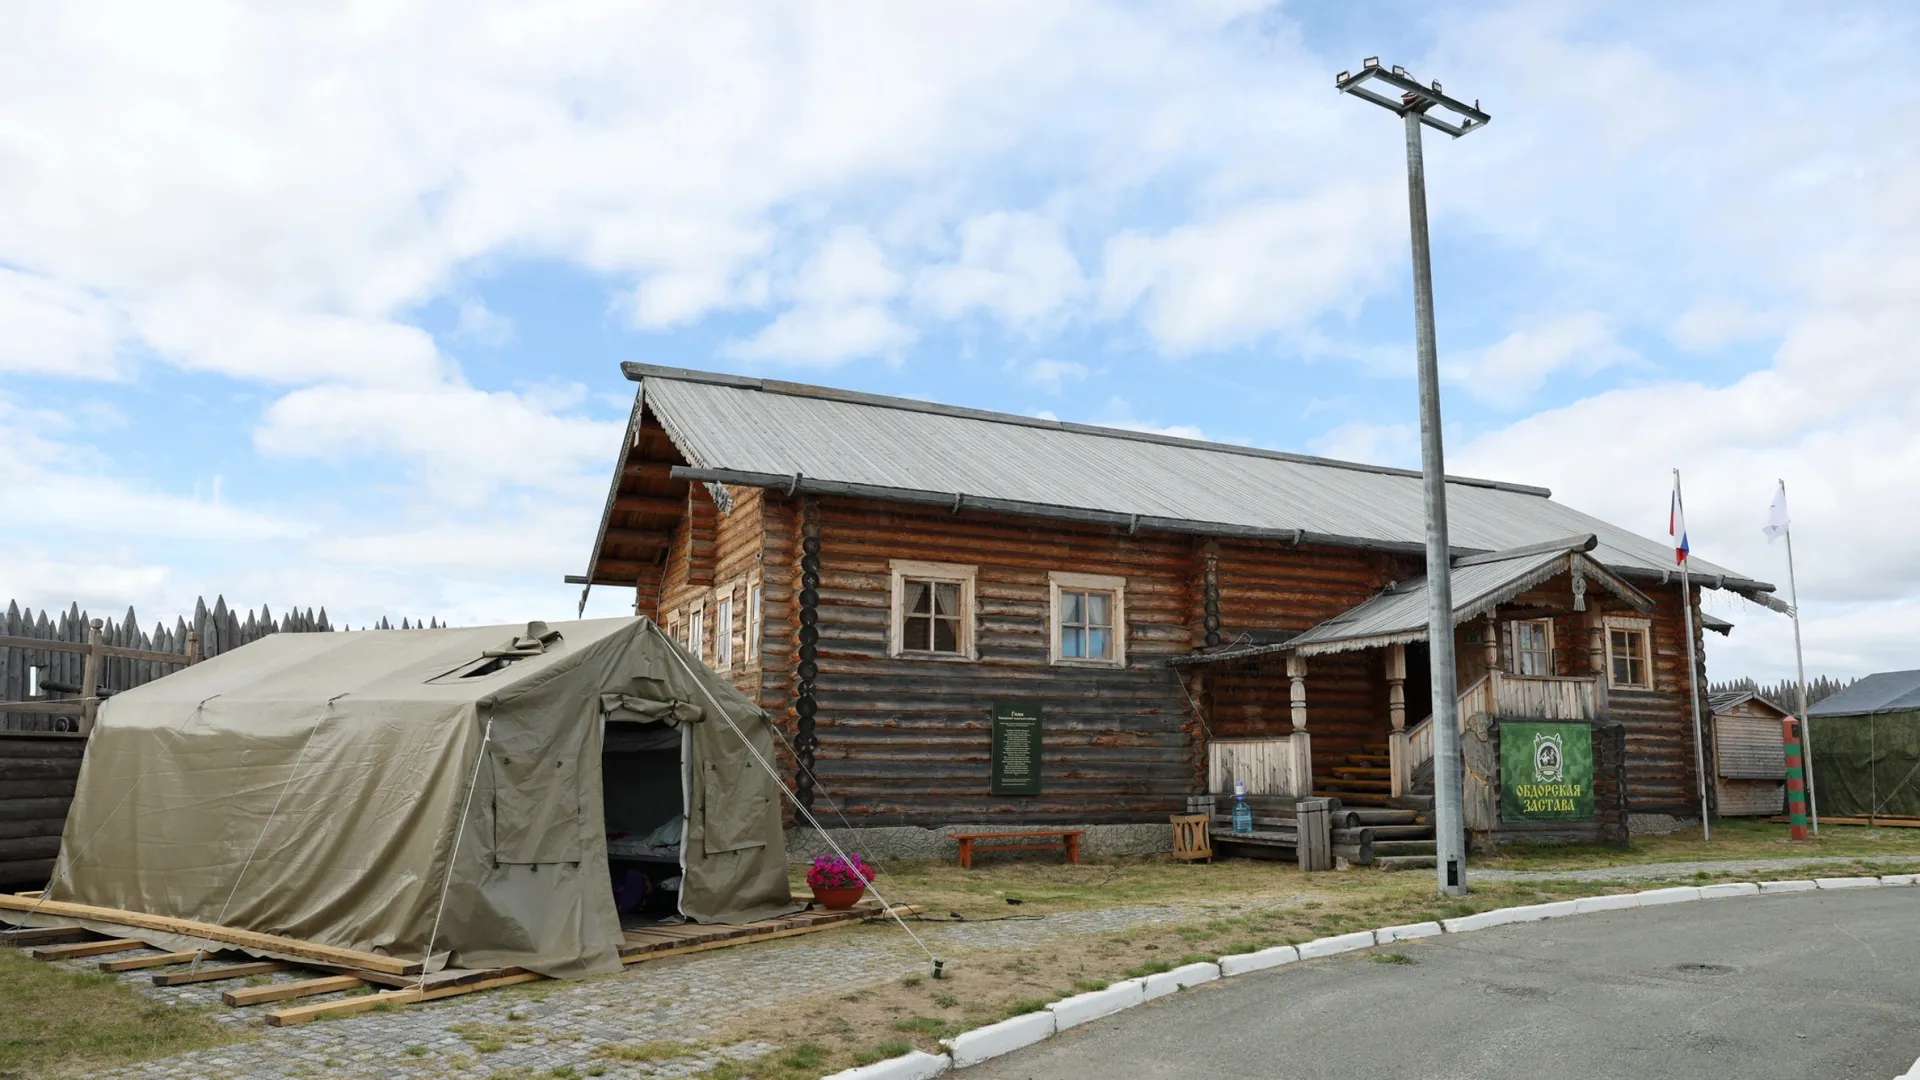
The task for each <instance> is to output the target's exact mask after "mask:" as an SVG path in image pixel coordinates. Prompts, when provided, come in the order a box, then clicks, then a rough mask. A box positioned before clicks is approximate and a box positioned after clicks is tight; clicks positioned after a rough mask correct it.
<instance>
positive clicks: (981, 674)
mask: <svg viewBox="0 0 1920 1080" xmlns="http://www.w3.org/2000/svg"><path fill="white" fill-rule="evenodd" d="M817 507H818V510H817V513H818V516H819V522H820V549H821V563H822V571H821V579H822V580H821V587H820V590H819V594H820V596H819V607H818V626H819V630H820V643H819V660H818V664H819V674H818V680H817V687H818V689H817V695H818V702H819V712H818V715H817V723H818V736H819V749H818V751H817V755H818V761H817V766H816V772H817V774H818V776H819V778H820V783H821V786H822V788H823V789H824V790H823V792H822V795H823V796H824V797H827V798H832V799H835V800H838V802H839V804H840V805H841V807H842V809H843V810H844V812H845V813H846V815H847V817H848V819H849V820H851V821H852V822H853V823H855V824H858V825H898V824H918V825H939V824H947V823H952V822H969V821H976V822H977V821H992V820H996V819H1001V820H1004V819H1005V818H1006V817H1009V816H1013V817H1017V820H1018V821H1020V822H1023V823H1029V824H1042V823H1054V822H1060V823H1066V822H1119V821H1164V820H1165V815H1166V814H1168V813H1171V812H1175V811H1178V810H1180V809H1181V808H1182V807H1183V806H1184V805H1185V799H1186V796H1187V794H1188V793H1189V792H1190V791H1191V790H1192V784H1193V778H1194V776H1195V775H1196V769H1195V766H1194V762H1193V755H1194V753H1195V748H1194V747H1193V746H1192V744H1191V742H1190V740H1189V739H1188V737H1187V734H1186V732H1185V730H1184V725H1185V723H1186V722H1187V718H1188V715H1189V706H1188V704H1187V700H1186V696H1185V693H1184V692H1183V690H1182V688H1181V685H1180V682H1179V679H1178V677H1177V676H1176V675H1175V673H1174V672H1173V671H1172V669H1169V668H1167V667H1166V666H1165V665H1164V661H1165V659H1166V658H1168V657H1170V656H1174V655H1178V654H1181V653H1185V652H1187V651H1188V650H1189V649H1190V648H1191V644H1192V639H1193V634H1194V627H1195V625H1196V623H1197V617H1196V614H1195V612H1194V609H1193V605H1192V603H1191V600H1190V577H1191V571H1190V568H1191V566H1192V564H1193V542H1192V541H1191V540H1190V539H1189V538H1186V537H1180V536H1170V535H1166V534H1156V535H1140V536H1127V535H1126V534H1125V531H1124V530H1121V529H1110V528H1104V527H1097V526H1076V525H1066V524H1062V523H1058V522H1042V521H1035V520H1032V519H1027V518H1013V517H1004V516H996V515H987V514H977V513H972V512H967V513H962V514H959V515H953V514H948V513H945V512H942V511H940V510H938V509H932V508H921V507H910V506H904V505H900V504H888V503H881V502H874V501H865V500H852V499H838V498H822V499H820V500H818V503H817ZM765 528H766V531H765V543H766V556H765V568H766V575H767V586H766V587H767V597H766V603H767V639H766V644H765V646H764V649H765V652H766V658H767V662H766V664H765V665H763V678H762V683H761V685H762V693H763V695H764V697H763V702H764V703H765V704H766V705H767V706H768V707H769V708H770V709H771V710H773V711H774V712H775V714H776V716H777V717H778V718H779V719H780V722H781V723H782V726H783V727H784V728H785V729H786V730H787V731H788V732H789V733H790V734H791V733H792V732H793V731H794V730H795V722H796V720H797V717H796V716H795V715H794V713H793V711H792V704H791V702H792V690H793V688H794V685H795V683H796V681H797V678H796V676H795V673H794V666H795V665H794V662H793V658H794V654H793V642H794V641H795V639H796V638H797V632H798V629H799V622H798V618H799V616H798V606H797V604H796V603H795V593H796V589H795V585H796V580H797V578H796V575H797V568H798V544H799V522H798V515H797V513H796V503H795V501H794V500H789V499H786V498H785V497H784V496H781V495H778V494H773V495H770V496H768V512H767V515H766V526H765ZM892 559H913V560H920V561H928V562H947V563H962V564H967V565H973V566H977V567H978V568H979V570H978V578H977V582H976V600H977V612H976V621H975V628H976V629H975V632H976V635H977V637H976V642H977V645H978V652H979V656H980V658H979V660H978V661H977V662H967V661H943V660H906V659H895V658H892V657H889V656H888V655H887V650H888V627H889V620H890V610H891V598H890V590H891V570H890V567H889V560H892ZM1052 570H1063V571H1070V572H1077V573H1094V574H1113V575H1121V576H1124V577H1125V578H1126V580H1127V590H1126V615H1127V626H1128V633H1127V658H1128V665H1127V667H1125V668H1121V669H1107V668H1087V667H1056V666H1052V665H1050V664H1049V661H1048V653H1049V649H1048V640H1047V634H1048V587H1047V574H1048V572H1049V571H1052ZM776 629H777V630H778V633H777V634H776ZM776 637H779V638H784V639H785V640H784V641H778V642H777V641H776ZM782 661H785V662H784V663H783V662H782ZM783 668H784V671H783V670H782V669H783ZM995 701H1032V702H1038V703H1039V704H1040V705H1041V706H1042V707H1043V708H1044V709H1045V712H1046V727H1045V732H1044V735H1043V757H1042V770H1043V777H1044V782H1043V786H1044V792H1043V794H1041V795H1038V796H1030V797H1017V796H994V795H991V794H989V791H988V786H989V785H988V768H989V749H990V738H991V719H990V710H991V707H992V704H993V703H994V702H995ZM823 806H824V804H823ZM821 816H822V818H823V819H824V820H829V821H831V820H834V818H833V817H832V815H831V814H830V813H827V812H825V811H824V810H823V811H822V813H821Z"/></svg>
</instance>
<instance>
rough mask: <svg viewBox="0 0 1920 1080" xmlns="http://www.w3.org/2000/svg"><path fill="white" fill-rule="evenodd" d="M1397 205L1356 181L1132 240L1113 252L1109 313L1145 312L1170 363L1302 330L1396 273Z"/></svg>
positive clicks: (1115, 243) (1107, 281) (1375, 187)
mask: <svg viewBox="0 0 1920 1080" xmlns="http://www.w3.org/2000/svg"><path fill="white" fill-rule="evenodd" d="M1392 207H1393V203H1392V201H1391V189H1390V187H1388V186H1385V185H1380V184H1371V183H1366V182H1363V181H1358V180H1354V179H1352V178H1348V179H1347V181H1346V182H1345V183H1342V184H1340V185H1338V186H1335V187H1330V188H1327V189H1323V190H1321V191H1318V192H1315V193H1313V194H1311V195H1307V196H1304V197H1299V198H1292V199H1283V200H1272V201H1258V202H1251V203H1248V204H1245V205H1241V206H1237V207H1235V208H1233V209H1231V210H1228V211H1225V212H1223V213H1220V214H1218V215H1216V216H1214V217H1211V218H1209V219H1207V220H1205V221H1202V222H1199V223H1196V224H1192V225H1181V226H1177V227H1175V228H1172V229H1169V230H1167V231H1165V232H1163V233H1160V234H1158V235H1153V234H1145V233H1137V232H1129V233H1125V234H1123V235H1121V236H1118V237H1116V238H1114V239H1113V240H1112V241H1110V242H1109V243H1108V244H1107V253H1106V268H1105V277H1104V280H1103V282H1102V288H1101V303H1102V306H1103V308H1104V309H1105V311H1106V312H1107V313H1108V314H1110V315H1111V314H1120V313H1124V312H1126V311H1129V310H1133V309H1135V308H1136V307H1137V308H1141V309H1143V310H1142V316H1143V321H1144V322H1145V324H1146V328H1147V330H1148V332H1149V333H1151V334H1152V335H1153V337H1154V339H1155V341H1157V342H1158V343H1159V345H1160V346H1161V348H1163V349H1165V350H1166V351H1168V352H1173V353H1190V352H1194V351H1196V350H1199V349H1205V348H1218V347H1223V346H1231V345H1238V344H1242V343H1245V342H1248V341H1252V340H1255V339H1257V338H1260V337H1262V336H1265V335H1267V334H1271V333H1275V332H1278V331H1283V330H1298V329H1301V328H1302V327H1304V325H1305V324H1306V323H1307V322H1309V321H1310V320H1312V319H1314V318H1316V317H1318V316H1319V315H1320V314H1321V313H1323V312H1325V311H1327V310H1329V309H1336V310H1338V309H1344V310H1348V311H1352V310H1355V309H1356V308H1357V307H1358V305H1359V301H1360V299H1361V298H1362V297H1363V296H1364V295H1365V294H1366V292H1367V291H1368V290H1370V289H1371V288H1374V287H1376V286H1378V285H1379V284H1381V283H1382V282H1383V281H1385V280H1386V279H1387V278H1388V276H1389V274H1390V273H1391V272H1392V271H1393V270H1396V269H1397V268H1398V267H1397V266H1396V265H1395V264H1394V263H1392V262H1391V261H1390V260H1389V258H1388V257H1386V256H1384V255H1383V252H1385V251H1393V250H1394V249H1393V248H1392V247H1390V246H1388V241H1389V240H1390V239H1391V238H1392V237H1393V236H1394V234H1395V233H1396V232H1397V231H1399V230H1400V229H1402V228H1403V225H1402V224H1401V223H1400V221H1399V220H1396V217H1395V215H1394V214H1393V213H1392Z"/></svg>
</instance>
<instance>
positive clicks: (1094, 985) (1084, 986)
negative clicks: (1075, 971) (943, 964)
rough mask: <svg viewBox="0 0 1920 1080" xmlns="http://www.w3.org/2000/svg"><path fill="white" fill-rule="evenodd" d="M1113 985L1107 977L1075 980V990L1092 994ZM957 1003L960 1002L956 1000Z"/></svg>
mask: <svg viewBox="0 0 1920 1080" xmlns="http://www.w3.org/2000/svg"><path fill="white" fill-rule="evenodd" d="M1112 985H1113V984H1112V983H1110V982H1108V981H1107V980H1105V979H1087V978H1079V979H1075V980H1073V989H1074V991H1075V992H1076V993H1081V994H1090V993H1092V992H1094V991H1095V990H1105V989H1106V988H1107V987H1109V986H1112ZM956 1004H958V1003H957V1002H956Z"/></svg>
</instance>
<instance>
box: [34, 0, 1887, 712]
mask: <svg viewBox="0 0 1920 1080" xmlns="http://www.w3.org/2000/svg"><path fill="white" fill-rule="evenodd" d="M1917 23H1920V13H1917V12H1916V11H1915V10H1914V9H1913V8H1912V7H1911V6H1910V5H1905V4H1896V3H1886V4H1874V3H1856V4H1831V5H1805V4H1785V3H1779V4H1770V3H1764V2H1757V0H1743V2H1739V3H1728V4H1713V3H1690V4H1686V5H1674V4H1633V3H1591V4H1586V3H1577V2H1569V3H1520V4H1507V5H1501V4H1488V3H1476V4H1470V5H1449V4H1446V3H1419V4H1415V3H1395V2H1382V3H1372V4H1353V3H1283V4H1276V5H1261V4H1257V3H1247V2H1242V0H1194V2H1190V3H1186V4H1147V3H1122V4H1108V3H1098V2H1093V0H1060V2H1057V3H1047V4H1031V3H1017V2H1003V3H1002V2H994V0H969V2H966V3H953V4H941V3H933V2H929V3H924V4H918V3H917V4H898V3H886V2H873V3H861V2H857V0H826V2H820V3H806V2H794V3H787V4H778V5H745V4H726V3H713V4H667V3H660V4H634V3H611V2H608V3H601V2H578V3H569V2H563V0H554V2H548V3H541V4H502V3H496V2H491V0H465V2H462V3H458V4H455V3H343V4H327V3H314V4H300V5H285V4H258V5H245V4H223V3H203V2H194V0H174V2H171V3H168V4H164V5H159V4H149V3H137V2H136V3H128V4H123V5H122V4H111V3H91V2H84V0H83V2H78V3H71V4H11V5H5V6H4V7H0V597H11V598H14V599H16V600H18V601H19V602H21V603H22V604H23V605H30V606H33V607H36V608H37V607H44V606H54V607H62V608H63V607H65V606H66V605H67V604H68V603H69V602H72V601H78V602H79V603H80V604H81V605H82V606H85V607H88V608H90V609H93V610H94V611H95V612H96V613H99V612H103V611H104V612H120V611H123V610H124V609H125V608H127V607H128V606H130V605H131V606H133V607H135V608H136V609H137V611H138V612H139V616H140V619H141V621H142V622H143V623H145V624H148V625H151V624H152V623H153V622H155V621H158V620H161V619H164V620H165V621H166V622H167V623H168V624H169V625H171V623H172V621H173V618H174V617H175V616H176V615H178V614H182V613H185V612H187V611H190V609H191V605H192V602H193V599H194V597H196V596H198V595H205V596H207V597H208V598H209V599H211V598H212V597H213V596H214V595H215V594H223V595H225V596H226V597H227V599H228V601H229V603H231V604H235V605H240V606H246V607H254V608H257V607H258V606H259V605H261V604H265V605H268V606H269V607H270V608H271V609H273V610H275V611H279V610H284V609H285V608H287V607H290V606H297V607H302V608H306V607H314V608H318V607H321V606H324V607H326V609H327V610H328V612H329V613H330V614H331V615H332V616H333V617H334V618H335V620H336V621H345V622H348V623H351V624H354V625H359V624H362V623H365V622H367V621H370V620H374V619H377V618H379V617H381V616H387V617H390V618H392V619H394V620H395V621H396V622H397V621H398V619H400V618H401V617H403V616H404V617H409V618H438V619H441V620H443V621H448V622H452V623H455V624H471V623H477V622H489V621H498V622H507V621H517V620H523V619H529V618H564V617H570V616H571V615H572V613H573V610H574V605H575V602H576V601H577V598H578V593H579V590H578V588H577V587H573V586H567V585H565V584H564V583H563V582H562V578H563V577H564V575H566V574H569V573H580V572H581V571H582V570H583V569H584V565H585V561H586V558H587V556H588V549H589V546H590V544H591V541H592V537H593V534H594V530H595V528H596V526H597V524H598V520H599V515H600V510H601V507H602V505H603V502H604V499H605V493H606V487H607V484H608V482H609V480H610V474H611V467H612V461H613V458H614V454H615V452H616V450H617V448H618V443H619V440H620V437H621V430H622V425H623V424H624V421H625V417H626V414H627V410H628V409H629V408H630V406H631V402H632V389H633V388H632V384H630V383H628V382H627V381H626V380H625V379H624V378H622V376H621V373H620V370H619V364H620V362H621V361H625V360H636V361H643V362H648V363H657V364H671V365H678V366H684V367H693V368H703V369H710V370H716V371H728V372H736V373H742V374H749V375H761V376H767V377H774V378H782V379H790V380H795V381H801V382H817V383H824V384H827V385H832V386H840V387H848V388H853V389H859V390H866V391H872V392H878V393H889V394H901V395H908V396H914V397H922V398H928V399H933V400H938V401H943V402H948V403H953V404H959V405H966V406H973V407H979V408H988V409H998V410H1003V411H1008V412H1014V413H1022V414H1031V415H1045V416H1053V417H1058V418H1060V419H1063V420H1073V421H1081V422H1087V423H1095V424H1108V425H1115V426H1121V427H1130V428H1138V429H1142V430H1150V431H1163V432H1170V433H1176V434H1182V435H1188V436H1194V437H1203V438H1208V439H1217V440H1223V441H1230V442H1237V443H1244V444H1248V445H1254V446H1261V447H1271V448H1277V449H1284V450H1294V451H1303V452H1309V453H1316V454H1325V455H1330V456H1336V457H1342V458H1349V459H1354V460H1362V461H1371V462H1379V463H1384V464H1392V465H1408V466H1417V465H1418V447H1417V442H1416V434H1417V420H1416V413H1415V409H1416V404H1417V399H1416V393H1417V388H1416V383H1415V379H1414V366H1413V356H1412V342H1413V330H1412V300H1411V285H1410V282H1411V277H1410V270H1409V255H1408V242H1407V201H1406V200H1407V194H1406V183H1405V172H1404V156H1403V154H1404V139H1403V135H1402V131H1401V128H1400V126H1399V123H1398V121H1397V120H1395V119H1394V118H1393V117H1392V116H1390V115H1388V114H1387V113H1386V112H1385V111H1384V110H1381V109H1379V108H1377V107H1374V106H1372V105H1369V104H1366V103H1365V102H1362V101H1359V100H1357V99H1354V98H1351V97H1346V96H1343V95H1340V94H1338V93H1336V92H1335V90H1334V76H1335V74H1336V73H1337V72H1340V71H1342V70H1347V69H1354V68H1357V67H1358V66H1359V64H1360V62H1361V60H1362V58H1364V57H1367V56H1374V55H1377V56H1380V57H1381V58H1383V60H1384V61H1385V62H1386V63H1388V64H1399V65H1402V66H1404V67H1406V68H1407V69H1408V70H1409V71H1411V72H1412V73H1413V74H1414V75H1415V76H1416V77H1418V78H1420V79H1422V80H1423V81H1427V80H1435V79H1437V80H1440V81H1441V82H1442V84H1443V86H1444V88H1445V90H1446V91H1447V92H1448V93H1450V94H1453V95H1456V96H1459V97H1462V98H1465V99H1477V100H1479V101H1480V102H1481V104H1482V107H1483V108H1484V109H1485V110H1486V111H1487V112H1489V113H1490V114H1491V115H1492V117H1493V121H1492V123H1491V124H1490V125H1489V126H1488V127H1486V128H1485V129H1484V130H1481V131H1477V132H1474V133H1472V134H1470V135H1469V136H1468V137H1467V138H1464V139H1461V140H1457V141H1455V140H1451V139H1448V138H1446V137H1444V136H1441V135H1439V134H1438V133H1432V132H1430V133H1429V138H1428V139H1427V141H1426V169H1427V185H1428V197H1429V201H1430V205H1431V211H1432V233H1433V249H1434V274H1435V281H1436V308H1437V313H1438V314H1437V318H1438V332H1439V342H1440V365H1441V375H1442V394H1443V408H1444V410H1445V425H1444V426H1445V433H1446V439H1447V454H1448V466H1449V469H1450V471H1453V472H1458V473H1464V474H1469V475H1480V476H1489V477H1496V478H1499V479H1504V480H1512V481H1519V482H1524V483H1532V484H1541V485H1545V486H1547V487H1550V488H1552V489H1553V490H1554V492H1555V495H1556V497H1557V498H1559V499H1560V500H1561V501H1563V502H1565V503H1568V504H1569V505H1572V506H1574V507H1577V508H1579V509H1581V510H1585V511H1587V512H1589V513H1593V514H1595V515H1598V516H1600V517H1602V518H1605V519H1607V520H1610V521H1613V522H1615V523H1617V524H1620V525H1622V526H1625V527H1627V528H1631V529H1634V530H1636V531H1638V532H1641V533H1643V534H1645V535H1647V536H1650V537H1654V538H1658V539H1664V536H1665V533H1666V527H1667V509H1668V498H1669V492H1670V489H1671V470H1672V469H1674V468H1676V467H1677V468H1679V469H1681V470H1682V473H1683V476H1684V479H1685V484H1686V494H1687V506H1688V515H1689V525H1690V531H1691V537H1692V544H1693V550H1694V551H1695V552H1696V553H1697V554H1699V555H1701V556H1703V557H1706V558H1709V559H1712V560H1714V561H1716V562H1719V563H1721V564H1723V565H1726V566H1729V567H1731V568H1733V569H1735V570H1737V571H1739V572H1741V573H1743V574H1746V575H1748V576H1750V577H1754V578H1758V579H1761V580H1767V581H1775V582H1779V583H1781V585H1782V587H1783V588H1784V586H1785V582H1786V561H1785V552H1784V545H1781V544H1778V543H1775V544H1771V545H1770V544H1769V543H1768V542H1767V540H1766V539H1765V538H1764V537H1763V536H1762V534H1761V532H1760V526H1761V525H1762V524H1763V522H1764V520H1765V517H1766V509H1767V504H1768V502H1769V500H1770V499H1771V497H1772V495H1773V492H1774V488H1775V484H1776V482H1777V481H1778V480H1782V479H1783V480H1784V481H1785V482H1786V484H1787V488H1788V492H1789V502H1790V505H1791V508H1792V514H1793V522H1794V526H1793V530H1794V541H1795V556H1796V558H1797V560H1798V570H1799V586H1800V592H1801V598H1802V601H1803V607H1802V610H1803V614H1804V619H1803V623H1804V631H1805V637H1806V651H1807V662H1808V667H1809V671H1810V673H1825V674H1829V675H1836V676H1850V675H1859V674H1864V673H1866V672H1869V671H1874V670H1884V669H1888V668H1911V667H1916V666H1920V653H1916V651H1915V648H1914V645H1913V643H1914V642H1915V641H1916V640H1920V543H1915V542H1914V537H1915V535H1916V532H1917V531H1920V363H1916V360H1920V356H1917V355H1916V346H1915V342H1916V340H1920V303H1916V302H1915V298H1916V296H1920V125H1916V124H1914V123H1913V121H1912V117H1913V116H1914V115H1915V114H1916V109H1915V106H1916V101H1915V98H1916V96H1920V90H1916V89H1915V88H1914V84H1913V83H1912V80H1903V79H1900V78H1897V77H1890V76H1889V73H1890V72H1897V71H1900V70H1905V69H1907V68H1909V67H1910V66H1911V65H1912V64H1913V62H1914V61H1915V60H1916V59H1917V58H1920V28H1917V26H1916V24H1917ZM630 603H631V597H630V595H621V590H613V589H598V590H595V594H594V597H593V600H592V602H591V604H590V605H589V608H588V612H589V614H594V613H599V614H612V613H615V612H618V611H620V610H621V609H622V607H623V605H629V604H630ZM1707 609H1708V610H1709V611H1711V612H1714V613H1715V614H1719V615H1721V616H1722V617H1725V618H1728V619H1731V620H1732V621H1734V622H1735V623H1736V629H1735V630H1734V632H1733V634H1732V636H1731V637H1730V638H1728V639H1725V640H1722V639H1719V638H1715V639H1713V641H1712V642H1711V643H1710V646H1709V670H1710V672H1711V674H1712V676H1713V677H1714V678H1716V679H1723V678H1731V677H1735V676H1741V675H1752V676H1755V677H1759V678H1762V679H1768V680H1771V679H1776V678H1780V677H1782V676H1785V675H1789V674H1790V673H1791V671H1792V664H1793V653H1792V630H1791V624H1790V622H1789V621H1788V620H1787V619H1785V618H1784V617H1782V616H1779V615H1775V614H1772V613H1769V612H1766V611H1763V610H1761V609H1759V608H1757V607H1755V606H1753V605H1751V604H1749V603H1747V602H1746V601H1743V600H1739V599H1737V598H1733V597H1731V596H1727V595H1723V594H1718V593H1712V594H1710V595H1709V598H1708V600H1707Z"/></svg>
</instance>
